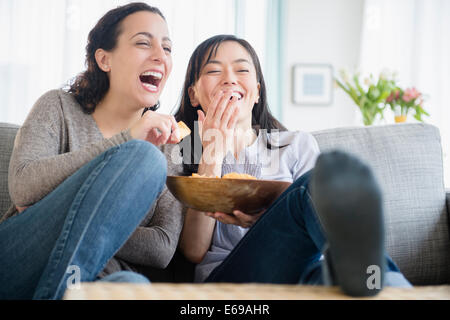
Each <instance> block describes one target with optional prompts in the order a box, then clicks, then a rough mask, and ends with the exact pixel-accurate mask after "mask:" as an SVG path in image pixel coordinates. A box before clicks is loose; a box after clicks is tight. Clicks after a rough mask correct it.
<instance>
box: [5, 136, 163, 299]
mask: <svg viewBox="0 0 450 320" xmlns="http://www.w3.org/2000/svg"><path fill="white" fill-rule="evenodd" d="M165 174H166V161H165V159H164V156H163V155H162V154H161V152H160V151H159V150H158V149H157V148H156V147H154V146H152V145H150V144H148V143H146V142H142V141H130V142H128V143H125V144H123V145H120V146H118V147H113V148H111V149H109V150H108V151H106V152H105V153H103V154H102V155H100V156H98V157H97V158H95V159H94V160H92V161H91V162H89V163H88V164H86V165H85V166H83V167H82V168H81V169H80V170H78V171H77V172H76V173H74V174H73V175H72V176H70V177H69V178H67V179H66V180H65V181H64V182H63V183H61V185H60V186H58V187H57V188H56V189H55V190H54V191H53V192H52V193H50V194H49V195H48V196H47V197H45V198H44V199H42V200H41V201H39V202H38V203H36V204H35V205H33V206H32V207H30V208H28V209H27V210H25V211H24V212H23V213H21V214H19V215H18V216H16V217H13V218H10V219H8V220H7V221H5V222H4V223H2V224H1V225H0V239H2V241H0V242H3V240H4V239H5V240H6V241H5V242H3V243H1V244H0V249H2V254H1V255H0V262H2V266H4V267H5V269H7V271H6V272H5V273H3V272H2V275H0V278H1V280H2V287H3V289H0V297H2V298H11V299H30V298H32V297H33V294H34V298H36V299H59V298H61V297H62V295H63V293H64V291H65V288H66V280H67V278H68V277H69V276H70V275H71V274H70V273H67V272H66V271H67V270H68V269H67V268H68V267H69V266H76V267H78V268H79V271H80V276H81V281H93V280H95V276H96V275H97V274H98V272H99V271H100V270H101V269H102V268H103V266H104V265H105V264H106V262H107V261H108V260H109V259H110V258H111V257H112V256H113V255H114V253H115V252H116V251H117V250H118V249H119V248H120V247H121V245H122V244H123V243H124V242H125V241H126V239H127V238H128V237H129V236H130V235H131V233H132V232H133V231H134V230H135V228H136V227H137V225H138V224H139V222H140V221H141V220H142V218H143V217H144V216H145V214H146V213H147V212H148V210H149V208H150V207H151V204H152V203H153V201H154V200H155V199H156V197H157V196H158V195H159V193H160V192H161V190H162V187H163V186H164V182H165ZM3 249H5V250H3ZM3 262H5V264H3ZM3 276H4V277H3ZM3 278H5V279H3ZM3 280H5V282H3Z"/></svg>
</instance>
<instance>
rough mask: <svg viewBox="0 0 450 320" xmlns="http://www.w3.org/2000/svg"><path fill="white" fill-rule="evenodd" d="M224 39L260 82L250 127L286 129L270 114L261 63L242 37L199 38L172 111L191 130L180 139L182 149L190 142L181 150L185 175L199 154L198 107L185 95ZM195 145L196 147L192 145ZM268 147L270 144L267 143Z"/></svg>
mask: <svg viewBox="0 0 450 320" xmlns="http://www.w3.org/2000/svg"><path fill="white" fill-rule="evenodd" d="M225 41H235V42H237V43H239V44H240V45H241V46H242V47H244V48H245V49H246V50H247V52H248V53H249V55H250V56H251V58H252V60H253V65H254V66H255V70H256V78H257V81H258V82H259V84H260V92H259V101H258V103H256V104H255V105H254V107H253V110H252V127H253V128H254V129H255V130H256V132H257V134H259V130H266V131H267V132H268V133H270V132H271V130H273V129H276V130H280V131H286V130H287V129H286V128H285V127H284V126H283V125H282V124H281V123H280V122H279V121H278V120H277V119H275V117H274V116H273V115H272V114H271V112H270V109H269V106H268V103H267V92H266V84H265V82H264V76H263V73H262V69H261V64H260V62H259V59H258V55H257V54H256V51H255V49H253V47H252V46H251V45H250V43H248V42H247V41H246V40H244V39H240V38H237V37H236V36H234V35H217V36H214V37H211V38H209V39H207V40H205V41H203V42H202V43H201V44H200V45H199V46H198V47H197V48H196V49H195V51H194V52H193V53H192V56H191V58H190V60H189V64H188V68H187V71H186V77H185V80H184V86H183V91H182V96H181V103H180V107H179V109H178V111H177V112H176V113H175V119H176V120H177V121H183V122H185V123H186V125H187V126H188V127H189V128H190V129H191V132H192V134H191V135H190V136H189V137H188V138H187V139H186V142H185V141H184V140H183V142H184V147H183V150H182V152H183V151H184V150H186V148H185V147H186V143H189V142H190V148H188V149H190V155H186V154H184V153H185V152H183V166H184V171H185V174H189V173H193V172H197V170H198V163H199V159H200V157H201V152H202V150H201V148H198V146H201V145H202V144H201V140H200V136H199V135H198V128H194V126H196V123H197V120H198V114H197V110H199V109H201V107H200V106H199V107H194V106H192V104H191V100H190V98H189V88H190V87H191V86H194V85H195V83H196V82H197V81H198V79H199V78H200V73H201V71H202V69H203V67H204V66H205V65H206V64H207V63H208V62H209V61H210V60H211V58H214V56H215V55H216V53H217V50H218V48H219V46H220V44H222V43H223V42H225ZM196 146H197V147H196ZM268 147H269V148H271V147H272V146H271V145H270V143H268Z"/></svg>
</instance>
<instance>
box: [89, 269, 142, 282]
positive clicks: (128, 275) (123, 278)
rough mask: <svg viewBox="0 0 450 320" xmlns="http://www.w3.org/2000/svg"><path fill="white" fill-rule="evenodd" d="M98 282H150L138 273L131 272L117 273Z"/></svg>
mask: <svg viewBox="0 0 450 320" xmlns="http://www.w3.org/2000/svg"><path fill="white" fill-rule="evenodd" d="M97 281H99V282H115V283H123V282H126V283H142V284H145V283H150V281H149V280H148V279H147V278H146V277H145V276H143V275H142V274H140V273H136V272H132V271H118V272H114V273H111V274H108V275H107V276H105V277H103V278H101V279H100V280H97Z"/></svg>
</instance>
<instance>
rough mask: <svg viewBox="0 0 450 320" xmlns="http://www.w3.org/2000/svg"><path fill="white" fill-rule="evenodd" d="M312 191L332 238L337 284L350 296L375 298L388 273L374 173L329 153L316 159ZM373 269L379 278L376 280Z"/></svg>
mask: <svg viewBox="0 0 450 320" xmlns="http://www.w3.org/2000/svg"><path fill="white" fill-rule="evenodd" d="M310 189H311V196H312V199H313V203H314V206H315V209H316V212H317V215H318V217H319V221H320V222H321V225H322V227H323V229H324V232H325V236H326V238H327V240H328V249H327V253H326V260H327V263H328V266H329V269H330V270H332V278H333V279H332V281H333V284H335V285H339V286H340V288H341V289H342V291H343V292H344V293H346V294H348V295H351V296H373V295H376V294H377V293H378V292H379V291H381V288H382V284H383V275H384V261H385V258H384V222H383V203H382V192H381V190H380V187H379V186H378V183H377V182H376V179H375V177H374V175H373V173H372V170H371V169H370V168H369V166H368V165H366V164H365V163H363V162H362V161H361V160H359V159H358V158H357V157H355V156H353V155H350V154H348V153H346V152H342V151H331V152H326V153H323V154H321V155H320V156H319V157H318V159H317V162H316V166H315V168H314V172H313V176H312V178H311V186H310ZM373 271H378V274H374V276H375V277H376V276H378V277H380V278H379V279H372V278H373V277H372V272H373ZM374 280H375V281H374Z"/></svg>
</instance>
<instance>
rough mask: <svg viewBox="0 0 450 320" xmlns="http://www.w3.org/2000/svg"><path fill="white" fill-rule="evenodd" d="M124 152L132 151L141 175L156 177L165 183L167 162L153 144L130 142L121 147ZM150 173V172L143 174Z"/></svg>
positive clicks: (139, 141)
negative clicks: (141, 172)
mask: <svg viewBox="0 0 450 320" xmlns="http://www.w3.org/2000/svg"><path fill="white" fill-rule="evenodd" d="M122 148H123V149H124V150H125V152H127V153H128V152H130V149H131V150H133V153H134V157H135V158H136V160H137V161H138V168H137V169H138V170H142V171H144V172H143V174H150V175H152V176H158V177H160V178H161V179H162V180H164V181H165V179H166V175H167V160H166V158H165V156H164V154H163V153H162V152H161V151H160V150H159V149H158V148H157V147H156V146H155V145H153V144H151V143H149V142H147V141H143V140H131V141H128V142H126V143H124V144H123V145H122ZM145 171H150V172H145Z"/></svg>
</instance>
